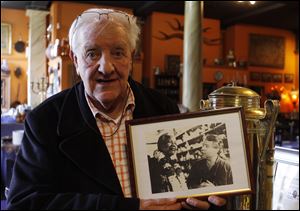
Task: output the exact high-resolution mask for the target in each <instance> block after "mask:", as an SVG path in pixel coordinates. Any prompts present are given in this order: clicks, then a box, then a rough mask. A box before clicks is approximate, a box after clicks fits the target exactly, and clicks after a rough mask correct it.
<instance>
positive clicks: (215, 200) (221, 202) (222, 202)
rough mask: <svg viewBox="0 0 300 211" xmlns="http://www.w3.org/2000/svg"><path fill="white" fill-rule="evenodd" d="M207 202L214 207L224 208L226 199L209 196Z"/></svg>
mask: <svg viewBox="0 0 300 211" xmlns="http://www.w3.org/2000/svg"><path fill="white" fill-rule="evenodd" d="M208 201H209V202H210V203H212V204H214V205H216V206H219V207H221V206H224V205H225V204H226V199H224V198H221V197H219V196H209V197H208Z"/></svg>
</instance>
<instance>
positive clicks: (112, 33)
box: [76, 21, 129, 49]
mask: <svg viewBox="0 0 300 211" xmlns="http://www.w3.org/2000/svg"><path fill="white" fill-rule="evenodd" d="M101 38H103V40H104V39H105V41H110V40H114V44H122V46H124V47H126V48H128V49H129V39H128V33H126V31H125V30H124V28H123V27H122V26H120V25H119V24H117V23H113V22H109V21H102V22H101V23H100V24H99V23H90V24H87V25H85V26H82V27H81V29H80V30H79V32H78V40H77V41H76V42H77V43H78V44H81V45H83V47H84V45H86V44H87V43H89V44H96V43H95V42H96V40H98V39H101ZM113 38H117V39H118V41H119V42H118V43H115V39H113Z"/></svg>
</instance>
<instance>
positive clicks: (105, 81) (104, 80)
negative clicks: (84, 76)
mask: <svg viewBox="0 0 300 211" xmlns="http://www.w3.org/2000/svg"><path fill="white" fill-rule="evenodd" d="M115 80H116V79H97V80H96V81H97V82H98V83H110V82H113V81H115Z"/></svg>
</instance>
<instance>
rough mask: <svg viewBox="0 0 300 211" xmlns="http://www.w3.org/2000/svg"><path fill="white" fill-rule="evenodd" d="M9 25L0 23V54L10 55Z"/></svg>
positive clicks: (10, 33)
mask: <svg viewBox="0 0 300 211" xmlns="http://www.w3.org/2000/svg"><path fill="white" fill-rule="evenodd" d="M11 45H12V32H11V24H9V23H2V22H1V54H11Z"/></svg>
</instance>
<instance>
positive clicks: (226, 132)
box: [126, 107, 253, 199]
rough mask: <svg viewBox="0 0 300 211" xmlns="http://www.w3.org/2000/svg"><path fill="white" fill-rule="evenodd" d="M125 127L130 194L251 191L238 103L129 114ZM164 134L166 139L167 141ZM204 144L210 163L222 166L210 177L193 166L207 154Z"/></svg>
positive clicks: (148, 196)
mask: <svg viewBox="0 0 300 211" xmlns="http://www.w3.org/2000/svg"><path fill="white" fill-rule="evenodd" d="M126 133H127V141H128V146H129V147H128V148H129V158H130V159H129V160H130V165H131V170H132V172H131V175H133V177H132V182H133V184H134V191H133V192H134V194H133V195H135V196H136V197H138V198H142V199H153V198H168V197H176V198H179V199H183V198H187V197H201V196H209V195H239V194H245V193H252V192H253V176H252V170H251V165H250V156H249V152H248V150H249V147H248V141H247V136H246V126H245V117H244V112H243V109H242V108H241V107H235V108H225V109H218V110H211V111H200V112H193V113H184V114H175V115H166V116H161V117H153V118H143V119H135V120H130V121H126ZM170 137H172V138H171V140H172V141H171V142H168V138H170ZM213 140H214V141H218V144H216V142H213ZM169 141H170V140H169ZM208 148H210V149H214V150H215V151H214V153H215V154H213V155H214V156H216V157H217V158H216V160H217V161H216V163H217V164H220V163H222V164H220V165H221V166H222V168H221V169H226V171H224V172H223V173H220V172H218V174H216V175H218V176H212V177H211V178H208V177H206V176H207V175H206V174H205V170H203V169H202V170H198V168H199V167H200V166H201V165H203V162H206V159H208V157H209V156H208V154H209V153H208V152H207V151H208V150H207V149H208ZM166 149H167V150H166ZM218 153H219V154H218ZM199 156H201V157H202V159H199ZM197 159H199V160H197ZM217 164H216V165H217ZM214 167H215V166H213V167H212V168H214ZM199 172H201V174H200V175H198V173H199ZM205 175H206V176H205ZM230 175H231V176H232V177H231V176H230ZM167 180H168V181H167ZM200 181H201V182H200ZM212 183H213V184H214V185H212V186H210V185H211V184H212ZM208 184H210V185H208Z"/></svg>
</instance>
